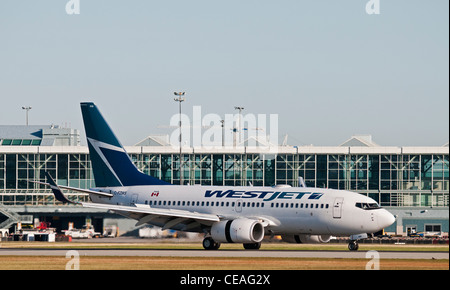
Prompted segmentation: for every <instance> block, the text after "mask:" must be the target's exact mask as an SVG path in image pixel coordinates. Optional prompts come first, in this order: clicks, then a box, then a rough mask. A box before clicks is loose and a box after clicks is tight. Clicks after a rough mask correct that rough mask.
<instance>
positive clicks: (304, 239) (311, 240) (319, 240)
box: [281, 234, 331, 244]
mask: <svg viewBox="0 0 450 290" xmlns="http://www.w3.org/2000/svg"><path fill="white" fill-rule="evenodd" d="M281 238H282V239H283V241H285V242H286V243H297V244H323V243H328V242H329V241H330V240H331V236H329V235H308V234H300V235H282V236H281Z"/></svg>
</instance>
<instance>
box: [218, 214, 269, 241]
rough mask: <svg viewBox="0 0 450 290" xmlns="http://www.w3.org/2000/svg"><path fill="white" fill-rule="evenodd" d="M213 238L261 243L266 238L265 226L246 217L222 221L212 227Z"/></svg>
mask: <svg viewBox="0 0 450 290" xmlns="http://www.w3.org/2000/svg"><path fill="white" fill-rule="evenodd" d="M211 238H213V240H214V241H216V242H221V243H259V242H261V241H262V239H263V238H264V226H263V225H262V223H261V222H259V221H257V220H251V219H246V218H239V219H235V220H228V221H221V222H217V223H215V224H213V226H212V227H211Z"/></svg>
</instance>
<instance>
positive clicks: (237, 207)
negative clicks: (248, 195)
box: [235, 199, 242, 212]
mask: <svg viewBox="0 0 450 290" xmlns="http://www.w3.org/2000/svg"><path fill="white" fill-rule="evenodd" d="M235 209H236V212H242V200H241V199H238V200H237V201H236V206H235Z"/></svg>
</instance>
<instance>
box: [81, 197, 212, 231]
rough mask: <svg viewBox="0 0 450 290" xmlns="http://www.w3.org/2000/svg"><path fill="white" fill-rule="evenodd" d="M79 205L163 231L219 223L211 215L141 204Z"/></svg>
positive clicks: (86, 203)
mask: <svg viewBox="0 0 450 290" xmlns="http://www.w3.org/2000/svg"><path fill="white" fill-rule="evenodd" d="M81 205H82V206H83V207H87V208H97V209H106V210H112V211H114V212H117V213H119V214H121V215H124V216H128V217H131V218H133V219H136V220H138V222H137V223H136V226H139V225H142V224H145V223H149V222H152V224H158V225H160V226H161V227H162V228H163V229H169V228H170V229H173V228H177V229H179V230H187V229H189V228H193V226H194V225H195V227H199V226H200V225H206V226H210V225H212V224H213V223H215V222H218V221H220V218H219V217H218V216H217V215H213V214H204V213H197V212H192V211H187V210H177V209H162V208H152V207H150V206H149V205H143V204H136V205H134V206H126V205H113V204H103V203H89V202H83V203H81ZM193 223H195V224H193ZM177 226H178V227H177Z"/></svg>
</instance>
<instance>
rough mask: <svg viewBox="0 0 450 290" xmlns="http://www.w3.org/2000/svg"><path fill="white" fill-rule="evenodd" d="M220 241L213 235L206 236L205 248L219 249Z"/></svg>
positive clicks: (204, 240)
mask: <svg viewBox="0 0 450 290" xmlns="http://www.w3.org/2000/svg"><path fill="white" fill-rule="evenodd" d="M219 247H220V243H218V242H216V241H214V240H213V239H212V238H211V237H206V238H204V239H203V248H205V250H218V249H219Z"/></svg>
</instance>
